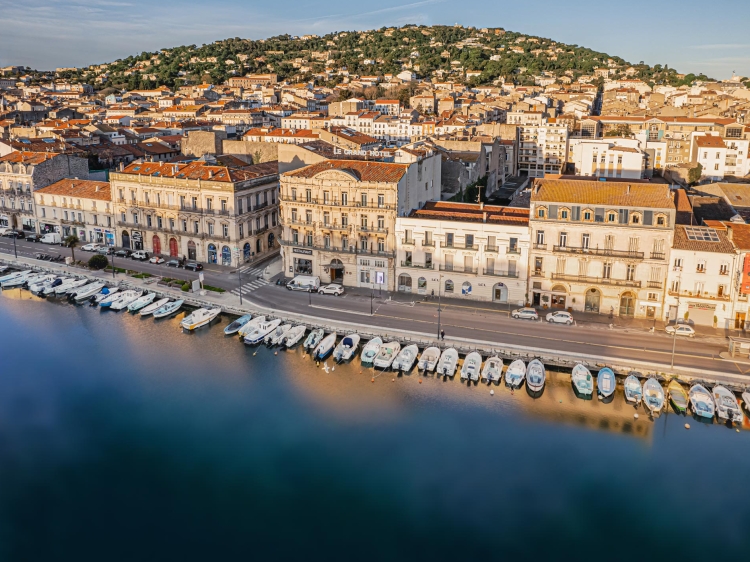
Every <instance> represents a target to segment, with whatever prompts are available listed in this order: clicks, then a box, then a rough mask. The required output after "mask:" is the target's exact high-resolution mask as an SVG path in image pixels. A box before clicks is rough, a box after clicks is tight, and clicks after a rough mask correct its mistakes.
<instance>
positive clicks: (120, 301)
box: [109, 289, 143, 310]
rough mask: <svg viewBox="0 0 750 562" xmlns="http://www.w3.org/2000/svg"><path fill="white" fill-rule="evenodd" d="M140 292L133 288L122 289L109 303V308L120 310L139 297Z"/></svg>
mask: <svg viewBox="0 0 750 562" xmlns="http://www.w3.org/2000/svg"><path fill="white" fill-rule="evenodd" d="M142 294H143V291H141V290H135V289H130V290H128V291H123V292H122V293H120V296H119V298H116V299H115V300H114V301H112V302H111V303H110V304H109V308H110V309H111V310H122V309H123V308H126V307H127V306H128V305H129V304H130V303H132V302H134V301H135V300H137V299H139V298H140V297H141V295H142Z"/></svg>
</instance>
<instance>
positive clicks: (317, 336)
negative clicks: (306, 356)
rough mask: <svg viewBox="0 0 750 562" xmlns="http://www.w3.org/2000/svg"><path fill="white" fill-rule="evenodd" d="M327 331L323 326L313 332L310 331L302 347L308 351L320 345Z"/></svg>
mask: <svg viewBox="0 0 750 562" xmlns="http://www.w3.org/2000/svg"><path fill="white" fill-rule="evenodd" d="M325 334H326V333H325V332H324V331H323V328H315V329H314V330H313V331H312V332H310V333H309V334H308V336H307V338H305V343H304V344H302V347H303V348H304V349H306V350H308V351H311V350H313V349H315V348H316V347H318V344H319V343H320V340H322V339H323V336H325Z"/></svg>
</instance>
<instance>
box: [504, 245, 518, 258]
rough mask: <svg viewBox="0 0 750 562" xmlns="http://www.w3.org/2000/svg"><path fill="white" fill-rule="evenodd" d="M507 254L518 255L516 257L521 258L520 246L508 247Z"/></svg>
mask: <svg viewBox="0 0 750 562" xmlns="http://www.w3.org/2000/svg"><path fill="white" fill-rule="evenodd" d="M505 253H506V254H516V255H519V256H520V255H521V248H519V247H518V246H511V247H508V248H506V249H505Z"/></svg>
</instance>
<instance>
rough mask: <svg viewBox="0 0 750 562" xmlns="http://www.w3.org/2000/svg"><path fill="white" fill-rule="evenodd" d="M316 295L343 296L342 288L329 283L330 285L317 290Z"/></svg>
mask: <svg viewBox="0 0 750 562" xmlns="http://www.w3.org/2000/svg"><path fill="white" fill-rule="evenodd" d="M318 293H320V294H321V295H334V296H337V297H340V296H341V295H343V294H344V287H343V286H342V285H339V284H337V283H331V284H330V285H324V286H322V287H321V288H320V289H318Z"/></svg>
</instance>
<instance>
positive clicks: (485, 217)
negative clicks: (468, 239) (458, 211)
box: [482, 211, 487, 222]
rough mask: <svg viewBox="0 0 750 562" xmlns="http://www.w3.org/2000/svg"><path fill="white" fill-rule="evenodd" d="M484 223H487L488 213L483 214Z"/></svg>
mask: <svg viewBox="0 0 750 562" xmlns="http://www.w3.org/2000/svg"><path fill="white" fill-rule="evenodd" d="M482 222H487V211H483V212H482Z"/></svg>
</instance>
